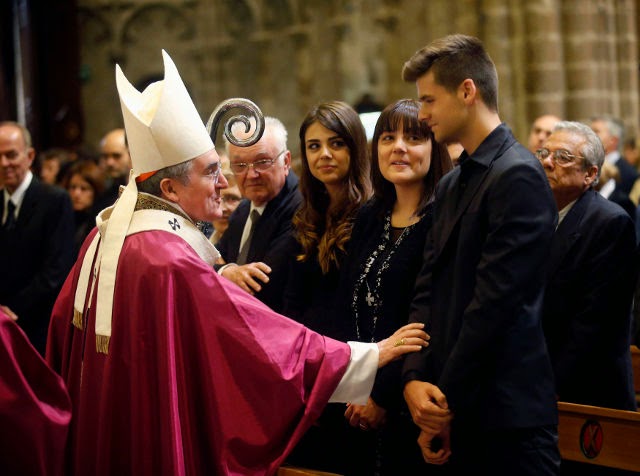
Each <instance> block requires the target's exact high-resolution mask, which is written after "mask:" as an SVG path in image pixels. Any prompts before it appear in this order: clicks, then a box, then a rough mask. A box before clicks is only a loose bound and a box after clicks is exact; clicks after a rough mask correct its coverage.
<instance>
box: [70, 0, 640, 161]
mask: <svg viewBox="0 0 640 476" xmlns="http://www.w3.org/2000/svg"><path fill="white" fill-rule="evenodd" d="M78 4H79V23H80V26H81V35H82V36H81V48H82V72H83V86H82V94H83V103H84V110H85V123H86V139H87V142H89V143H93V144H95V143H97V141H98V140H99V138H100V137H101V135H102V134H103V132H104V131H106V130H108V129H110V128H113V127H119V126H120V125H121V117H120V110H119V103H118V98H117V93H116V88H115V80H114V64H115V63H116V62H117V63H119V64H120V65H121V67H122V68H123V70H124V72H125V75H126V76H127V77H128V78H129V80H130V81H131V82H132V83H133V84H134V85H138V86H143V85H145V84H148V82H150V81H153V80H157V79H161V78H162V74H163V68H162V58H161V55H160V49H161V48H164V49H166V50H167V51H168V52H169V54H170V55H171V56H172V58H173V59H174V61H175V62H176V64H177V66H178V69H179V70H180V72H181V74H182V76H183V79H184V81H185V83H186V84H187V86H188V88H189V90H190V91H191V94H192V96H193V98H194V102H195V103H196V106H197V107H198V110H199V111H200V113H201V115H202V117H203V120H205V121H206V119H207V117H208V115H209V114H210V113H211V111H212V110H213V108H214V107H215V106H216V105H217V104H218V102H219V101H221V100H223V99H226V98H228V97H236V96H241V97H247V98H250V99H252V100H253V101H255V102H256V103H257V104H258V105H259V106H260V107H261V108H262V110H263V112H264V113H265V114H267V115H273V116H277V117H279V118H280V119H282V120H283V122H284V123H285V125H286V126H287V128H288V129H289V136H290V138H291V140H290V144H289V146H290V147H291V148H292V150H297V148H298V140H297V133H298V127H299V124H300V121H301V119H302V117H303V116H304V114H305V113H306V111H307V109H308V108H309V107H310V106H311V105H312V104H314V103H315V102H318V101H324V100H331V99H341V100H344V101H347V102H349V103H351V104H354V103H355V102H357V101H358V100H359V99H360V98H361V97H362V95H363V94H366V93H368V94H371V95H372V96H373V97H374V98H375V99H376V101H377V102H378V103H380V104H382V105H385V104H387V103H389V102H392V101H394V100H396V99H398V98H401V97H414V96H415V88H414V86H413V85H411V84H406V83H404V82H403V81H402V80H401V78H400V71H401V69H402V65H403V63H404V61H406V59H408V58H409V56H410V55H411V54H412V53H413V52H414V51H416V50H417V49H419V48H420V47H422V46H424V45H425V44H426V43H428V42H429V41H430V40H432V39H434V38H437V37H439V36H443V35H446V34H450V33H466V34H472V35H475V36H478V37H479V38H481V39H482V40H483V41H484V42H485V45H486V46H487V48H488V50H489V52H490V54H491V55H492V57H493V59H494V61H495V62H496V65H497V67H498V72H499V76H500V97H499V104H500V111H501V117H502V119H503V120H504V121H506V122H507V123H508V124H509V125H510V126H511V127H512V129H513V130H514V132H515V133H516V135H517V136H518V137H519V138H520V139H521V140H525V138H526V135H527V133H528V128H529V124H530V123H531V121H532V119H533V118H535V117H536V116H538V115H540V114H542V113H555V114H558V115H560V116H562V117H564V118H566V119H570V120H585V119H587V118H589V116H591V115H594V114H599V113H609V114H612V115H615V116H618V117H621V118H622V119H623V120H624V122H625V125H626V126H627V130H628V131H629V132H630V133H633V134H636V135H637V132H636V131H638V129H639V121H640V109H639V93H638V64H639V63H638V59H639V53H638V46H637V45H638V28H639V23H640V21H639V20H638V5H639V4H640V0H536V1H534V0H483V1H479V0H429V1H425V0H165V1H150V0H78Z"/></svg>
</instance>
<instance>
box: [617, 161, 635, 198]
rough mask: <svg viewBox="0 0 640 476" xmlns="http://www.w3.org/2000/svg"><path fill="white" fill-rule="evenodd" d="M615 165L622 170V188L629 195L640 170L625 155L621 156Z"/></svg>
mask: <svg viewBox="0 0 640 476" xmlns="http://www.w3.org/2000/svg"><path fill="white" fill-rule="evenodd" d="M615 165H616V167H617V168H618V170H619V171H620V189H621V190H622V191H623V192H624V193H625V194H626V195H628V194H629V192H631V189H632V188H633V184H634V183H635V182H636V180H637V178H638V171H637V170H636V169H635V168H633V166H632V165H631V164H630V163H629V162H627V161H626V160H625V159H624V157H620V158H619V159H618V161H617V162H616V164H615Z"/></svg>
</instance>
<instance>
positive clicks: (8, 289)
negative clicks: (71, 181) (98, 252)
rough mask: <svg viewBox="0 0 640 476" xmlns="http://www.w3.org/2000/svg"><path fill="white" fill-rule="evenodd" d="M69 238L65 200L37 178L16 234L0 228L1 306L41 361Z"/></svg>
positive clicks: (68, 257)
mask: <svg viewBox="0 0 640 476" xmlns="http://www.w3.org/2000/svg"><path fill="white" fill-rule="evenodd" d="M3 213H4V200H0V216H2V214H3ZM73 235H74V219H73V209H72V207H71V201H70V199H69V195H68V194H67V192H66V191H64V190H62V189H61V188H58V187H53V186H50V185H47V184H44V183H42V182H40V181H38V179H36V178H35V177H34V178H33V180H32V181H31V184H30V185H29V187H28V188H27V190H26V192H25V195H24V199H23V202H22V206H21V208H20V211H19V214H18V219H17V222H16V225H15V228H14V229H13V230H11V231H8V230H5V229H4V228H0V262H1V263H2V273H0V304H4V305H6V306H9V308H11V309H12V310H13V311H14V312H15V313H16V314H17V315H18V321H17V322H18V324H19V325H20V327H22V329H23V330H24V331H25V333H26V334H27V336H28V337H29V340H30V341H31V343H32V344H33V345H34V347H35V348H36V349H38V351H39V352H40V353H42V354H43V355H44V349H45V345H46V341H47V331H48V328H49V319H50V316H51V310H52V308H53V303H54V301H55V299H56V297H57V296H58V292H59V291H60V288H61V287H62V283H63V282H64V280H65V278H66V277H67V273H68V272H69V270H70V269H71V265H72V260H73V257H72V254H73V246H74V244H73Z"/></svg>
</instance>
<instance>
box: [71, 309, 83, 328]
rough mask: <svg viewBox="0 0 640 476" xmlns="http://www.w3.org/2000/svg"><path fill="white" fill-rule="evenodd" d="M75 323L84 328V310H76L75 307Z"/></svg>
mask: <svg viewBox="0 0 640 476" xmlns="http://www.w3.org/2000/svg"><path fill="white" fill-rule="evenodd" d="M73 325H74V326H75V327H76V328H78V329H80V330H82V327H83V322H82V312H80V311H78V310H76V309H75V308H74V309H73Z"/></svg>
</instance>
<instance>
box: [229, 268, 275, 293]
mask: <svg viewBox="0 0 640 476" xmlns="http://www.w3.org/2000/svg"><path fill="white" fill-rule="evenodd" d="M269 273H271V268H270V267H269V266H268V265H267V264H266V263H263V262H261V261H260V262H256V263H247V264H243V265H236V266H232V265H229V267H227V268H225V269H224V270H223V271H222V273H221V274H222V276H224V277H225V278H227V279H228V280H229V281H231V282H233V283H235V284H237V285H238V286H240V287H241V288H242V289H244V290H245V291H247V292H248V293H249V294H252V295H253V294H255V293H257V292H258V291H260V290H261V289H262V286H261V285H260V283H259V282H258V281H262V282H263V283H268V282H269V276H267V274H269Z"/></svg>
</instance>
